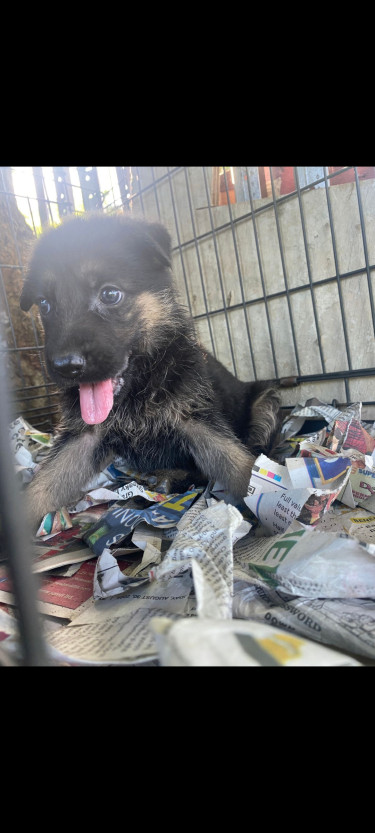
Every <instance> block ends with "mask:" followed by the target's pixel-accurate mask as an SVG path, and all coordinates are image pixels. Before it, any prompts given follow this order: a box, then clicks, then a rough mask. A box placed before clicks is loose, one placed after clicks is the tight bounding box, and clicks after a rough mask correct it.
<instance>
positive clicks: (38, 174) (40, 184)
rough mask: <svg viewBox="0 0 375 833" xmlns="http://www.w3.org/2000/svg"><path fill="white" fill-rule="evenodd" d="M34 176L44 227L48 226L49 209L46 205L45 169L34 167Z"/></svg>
mask: <svg viewBox="0 0 375 833" xmlns="http://www.w3.org/2000/svg"><path fill="white" fill-rule="evenodd" d="M33 176H34V182H35V189H36V195H37V198H38V208H39V215H40V221H41V224H42V226H43V227H44V226H48V211H47V206H46V202H47V198H46V195H45V192H44V180H43V171H42V169H41V167H34V168H33Z"/></svg>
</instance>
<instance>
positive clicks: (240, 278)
mask: <svg viewBox="0 0 375 833" xmlns="http://www.w3.org/2000/svg"><path fill="white" fill-rule="evenodd" d="M223 171H224V186H225V190H226V195H227V205H228V211H229V221H230V226H231V231H232V238H233V246H234V254H235V258H236V264H237V272H238V278H239V282H240V290H241V298H242V304H243V311H244V317H245V325H246V332H247V340H248V344H249V351H250V356H251V362H252V365H253V374H254V378H255V379H256V368H255V359H254V352H253V346H252V343H251V338H250V327H249V321H248V318H247V314H246V305H245V293H244V288H243V281H242V272H241V264H240V258H239V255H238V247H237V240H236V231H235V228H234V224H233V214H232V209H231V204H230V199H229V190H228V185H227V178H226V176H225V168H224V167H223Z"/></svg>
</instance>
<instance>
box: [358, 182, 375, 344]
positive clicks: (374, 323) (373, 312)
mask: <svg viewBox="0 0 375 833" xmlns="http://www.w3.org/2000/svg"><path fill="white" fill-rule="evenodd" d="M354 176H355V185H356V189H357V199H358V208H359V219H360V223H361V233H362V243H363V251H364V255H365V264H366V274H367V285H368V291H369V296H370V307H371V315H372V326H373V329H374V335H375V309H374V297H373V292H372V283H371V273H370V264H369V257H368V248H367V239H366V228H365V218H364V214H363V205H362V196H361V189H360V187H359V180H358V170H357V168H356V167H355V168H354Z"/></svg>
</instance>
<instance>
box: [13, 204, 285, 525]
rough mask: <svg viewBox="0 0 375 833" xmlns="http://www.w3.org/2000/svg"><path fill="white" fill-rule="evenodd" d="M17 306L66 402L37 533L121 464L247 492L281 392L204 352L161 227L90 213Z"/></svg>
mask: <svg viewBox="0 0 375 833" xmlns="http://www.w3.org/2000/svg"><path fill="white" fill-rule="evenodd" d="M20 304H21V308H22V309H23V310H25V311H27V310H29V309H30V307H31V306H32V305H33V304H38V305H39V310H40V313H41V318H42V321H43V325H44V330H45V360H46V366H47V371H48V373H49V375H50V377H51V379H52V380H53V381H54V382H55V383H56V384H57V385H58V386H59V388H60V389H61V392H62V394H61V409H62V419H61V422H60V424H59V427H58V430H57V434H56V439H55V442H54V445H53V448H52V449H51V451H50V453H49V455H48V456H47V458H46V460H45V461H44V463H43V464H42V466H41V468H40V470H39V471H38V472H37V474H36V476H35V478H34V480H33V481H32V483H31V484H30V486H29V487H28V489H27V493H28V507H29V515H30V520H31V522H32V524H33V527H35V525H36V523H37V522H40V520H41V518H42V517H43V516H44V515H45V514H46V513H47V512H50V511H54V510H57V509H59V508H61V507H62V506H69V505H71V504H72V503H74V502H75V501H76V500H77V499H79V498H80V497H81V495H82V494H83V493H84V491H85V486H86V485H87V484H88V483H89V481H90V480H92V479H93V477H94V475H95V474H96V473H98V472H100V471H101V470H102V469H103V468H105V467H106V466H107V465H108V464H109V462H110V460H113V458H114V457H115V456H116V455H121V456H123V457H124V458H125V459H126V461H127V462H128V464H129V468H130V469H133V470H135V471H139V472H154V471H160V470H164V469H165V470H169V471H170V470H171V469H173V470H174V469H178V470H180V475H179V477H180V480H179V483H180V488H178V487H177V488H176V489H175V490H176V491H182V490H183V489H182V488H181V482H182V481H181V470H184V472H185V475H186V477H187V478H188V479H186V480H185V486H184V488H186V486H187V485H188V484H189V483H195V485H198V484H199V483H200V484H202V482H203V483H207V482H208V481H209V480H211V479H214V480H219V481H220V482H221V483H222V484H223V486H224V487H225V489H226V490H228V491H229V492H230V493H231V494H233V495H234V496H235V497H236V498H238V499H241V498H243V497H244V496H245V495H246V494H247V487H248V483H249V479H250V474H251V470H252V466H253V463H254V460H255V458H256V456H258V454H259V453H260V452H261V451H264V452H267V451H269V450H270V448H271V446H272V444H273V442H274V440H275V437H276V433H277V431H278V427H279V396H278V392H277V389H276V387H275V386H271V385H270V383H266V382H241V381H239V380H238V379H236V378H235V377H234V376H233V375H232V374H231V373H230V372H229V371H228V370H226V369H225V368H224V367H223V365H221V364H220V362H218V361H217V360H216V359H215V358H214V357H213V356H211V355H210V354H209V353H207V351H206V350H204V349H203V348H202V347H201V345H200V344H199V342H198V340H197V336H196V333H195V330H194V323H193V320H192V318H191V317H190V315H189V314H188V313H187V311H186V309H185V308H184V307H183V306H181V305H180V303H179V302H178V300H177V292H176V289H175V288H174V286H173V278H172V272H171V241H170V237H169V234H168V232H167V230H166V229H165V228H164V227H163V226H161V225H159V224H158V223H148V222H146V221H144V220H141V219H134V218H131V217H128V216H126V215H124V214H107V215H105V214H101V215H97V214H94V215H83V216H80V217H75V218H73V219H69V220H67V221H65V222H64V223H63V224H62V225H60V226H58V227H57V228H55V229H50V230H48V231H47V232H45V233H44V234H43V235H42V237H41V239H40V240H39V241H38V243H37V244H36V247H35V251H34V254H33V257H32V260H31V263H30V267H29V273H28V276H27V279H26V281H25V284H24V287H23V291H22V295H21V300H20ZM187 472H188V474H186V473H187ZM177 483H178V478H177V480H176V484H177Z"/></svg>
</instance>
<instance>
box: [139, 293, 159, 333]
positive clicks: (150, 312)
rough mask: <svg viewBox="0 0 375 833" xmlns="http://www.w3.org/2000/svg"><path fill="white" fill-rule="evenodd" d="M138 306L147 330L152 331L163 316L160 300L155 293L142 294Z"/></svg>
mask: <svg viewBox="0 0 375 833" xmlns="http://www.w3.org/2000/svg"><path fill="white" fill-rule="evenodd" d="M136 304H137V307H138V309H139V312H140V315H141V318H142V321H143V322H144V324H145V326H146V328H147V330H152V329H153V327H155V325H156V324H158V322H159V321H160V320H161V318H162V316H163V308H162V305H161V303H160V300H159V298H157V296H156V295H154V293H153V292H141V294H140V295H138V298H137V301H136Z"/></svg>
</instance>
